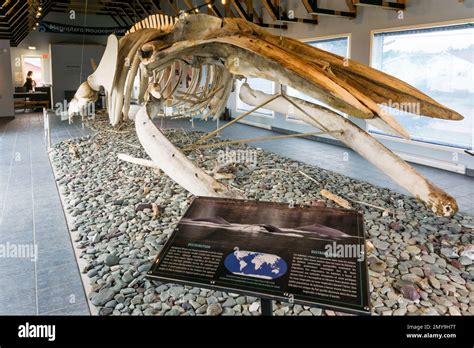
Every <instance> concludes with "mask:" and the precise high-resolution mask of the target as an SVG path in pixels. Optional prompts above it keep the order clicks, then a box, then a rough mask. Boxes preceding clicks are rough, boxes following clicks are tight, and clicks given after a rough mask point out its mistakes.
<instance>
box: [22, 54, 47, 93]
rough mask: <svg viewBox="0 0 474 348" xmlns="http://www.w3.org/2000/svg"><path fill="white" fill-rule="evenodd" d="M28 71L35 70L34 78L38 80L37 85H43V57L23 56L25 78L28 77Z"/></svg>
mask: <svg viewBox="0 0 474 348" xmlns="http://www.w3.org/2000/svg"><path fill="white" fill-rule="evenodd" d="M28 71H32V72H33V80H35V81H36V85H37V86H40V85H43V83H44V80H43V62H42V59H41V57H26V56H23V75H24V76H23V79H26V74H28Z"/></svg>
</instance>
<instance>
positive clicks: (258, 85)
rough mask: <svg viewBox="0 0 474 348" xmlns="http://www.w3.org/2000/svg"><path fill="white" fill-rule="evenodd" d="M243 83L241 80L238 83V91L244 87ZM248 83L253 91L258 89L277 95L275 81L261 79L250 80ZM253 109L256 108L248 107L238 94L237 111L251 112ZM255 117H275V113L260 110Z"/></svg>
mask: <svg viewBox="0 0 474 348" xmlns="http://www.w3.org/2000/svg"><path fill="white" fill-rule="evenodd" d="M242 83H243V81H241V80H238V81H237V88H236V90H237V91H240V86H242ZM247 83H248V84H249V85H250V87H251V88H252V89H256V90H259V91H261V92H264V93H267V94H273V93H275V90H274V89H275V83H273V81H270V80H265V79H260V78H248V79H247ZM253 108H254V106H250V105H247V104H245V103H244V102H243V101H242V100H240V98H239V95H238V93H237V110H239V111H249V110H252V109H253ZM255 115H258V116H267V117H273V111H271V110H268V109H263V108H260V109H258V110H257V111H255Z"/></svg>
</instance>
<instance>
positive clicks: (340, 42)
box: [286, 36, 350, 123]
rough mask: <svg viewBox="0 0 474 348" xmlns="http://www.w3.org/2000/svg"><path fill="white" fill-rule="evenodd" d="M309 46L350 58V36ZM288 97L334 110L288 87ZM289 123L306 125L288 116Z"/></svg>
mask: <svg viewBox="0 0 474 348" xmlns="http://www.w3.org/2000/svg"><path fill="white" fill-rule="evenodd" d="M306 43H307V44H309V45H311V46H314V47H317V48H319V49H322V50H325V51H328V52H331V53H334V54H337V55H340V56H341V57H344V58H349V55H350V53H349V36H342V37H337V38H331V39H322V40H315V41H308V42H306ZM286 93H287V95H289V96H291V97H296V98H299V99H303V100H306V101H309V102H311V103H313V104H318V105H322V106H325V107H327V108H329V109H332V108H331V107H330V106H329V105H327V104H324V103H322V102H320V101H319V100H316V99H314V98H312V97H310V96H308V95H306V94H304V93H301V92H299V91H297V90H295V89H293V88H291V87H287V91H286ZM286 119H287V121H291V122H298V123H305V122H303V121H300V120H299V119H297V118H295V117H292V116H290V115H287V116H286Z"/></svg>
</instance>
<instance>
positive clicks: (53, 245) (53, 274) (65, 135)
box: [0, 114, 474, 315]
mask: <svg viewBox="0 0 474 348" xmlns="http://www.w3.org/2000/svg"><path fill="white" fill-rule="evenodd" d="M51 121H52V126H51V130H52V141H53V143H55V142H58V141H61V140H65V139H70V138H74V137H79V136H83V135H85V134H87V133H88V131H87V130H84V129H82V128H81V125H80V122H79V123H74V124H72V125H69V124H68V123H67V121H63V122H61V121H59V120H58V118H57V117H52V119H51ZM166 126H167V127H178V128H190V127H191V123H190V122H189V121H178V120H174V121H167V122H166ZM215 127H216V124H215V122H204V121H201V122H195V129H196V130H204V131H209V130H211V129H214V128H215ZM272 134H274V133H273V132H271V131H268V130H264V129H259V128H255V127H250V126H246V125H242V124H236V125H234V126H232V127H229V128H227V129H225V130H224V131H222V132H221V135H222V136H223V137H226V138H230V139H241V138H251V137H258V136H264V135H272ZM252 145H253V146H256V147H260V148H262V149H265V150H267V151H271V152H274V153H277V154H280V155H283V156H286V157H290V158H293V159H295V160H298V161H302V162H306V163H308V164H311V165H315V166H318V167H321V168H325V169H329V170H332V171H335V172H339V173H341V174H344V175H347V176H350V177H353V178H355V179H359V180H364V181H368V182H370V183H372V184H375V185H379V186H384V187H388V188H391V189H393V190H396V191H400V192H403V190H402V189H401V188H399V187H398V186H397V185H396V184H395V183H394V182H392V181H391V179H389V178H388V177H386V176H385V175H384V174H383V173H381V172H380V171H379V170H377V169H376V168H374V167H373V166H372V165H370V164H369V163H368V162H367V161H365V160H364V159H363V158H361V157H360V156H359V155H357V154H356V153H355V152H353V151H351V150H349V149H346V148H342V147H337V146H333V145H328V144H323V143H318V142H314V141H310V140H306V139H295V138H293V139H280V140H272V141H264V142H254V143H252ZM414 167H415V168H416V169H417V170H419V171H420V172H422V173H423V174H425V175H426V176H427V177H428V178H429V179H430V180H431V181H433V182H434V183H435V184H437V185H439V186H440V187H442V188H443V189H445V190H446V191H447V192H449V193H450V194H452V195H453V196H454V197H455V198H456V199H457V200H458V203H459V204H460V206H461V210H462V211H464V212H468V213H470V214H474V206H473V202H472V197H474V192H473V191H474V178H469V177H466V176H463V175H459V174H454V173H450V172H446V171H442V170H437V169H433V168H429V167H424V166H419V165H414ZM0 245H1V246H4V247H5V246H7V245H13V246H32V245H37V248H38V259H37V261H36V262H33V261H31V260H30V259H29V258H25V257H22V258H18V257H16V258H13V257H7V258H0V284H1V286H0V315H1V314H7V315H8V314H15V315H22V314H24V315H27V314H29V315H32V314H50V315H87V314H89V309H88V306H87V302H86V297H85V294H84V290H83V286H82V282H81V278H80V274H79V270H78V268H77V264H76V261H75V258H74V252H73V249H72V245H71V241H70V238H69V232H68V229H67V225H66V220H65V218H64V213H63V210H62V206H61V202H60V199H59V195H58V192H57V188H56V184H55V181H54V176H53V173H52V170H51V166H50V163H49V161H48V155H47V152H46V146H45V141H44V139H43V125H42V115H41V114H18V115H17V117H16V118H15V119H14V120H10V121H8V120H2V119H0Z"/></svg>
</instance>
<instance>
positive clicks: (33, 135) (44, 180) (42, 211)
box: [0, 113, 89, 315]
mask: <svg viewBox="0 0 474 348" xmlns="http://www.w3.org/2000/svg"><path fill="white" fill-rule="evenodd" d="M51 121H52V127H51V129H52V140H53V142H57V141H60V140H63V139H68V138H72V137H78V136H82V135H85V134H86V133H87V130H83V129H81V128H79V127H78V126H77V125H75V124H73V125H68V124H67V122H60V121H59V120H58V119H57V118H56V117H53V118H52V120H51ZM0 245H2V246H3V247H9V248H13V249H11V250H14V249H19V248H21V247H27V248H34V247H35V246H36V248H37V249H36V250H37V259H36V260H34V259H33V260H31V258H26V257H24V256H26V255H25V254H23V255H21V256H22V257H18V256H17V257H13V255H12V254H11V253H10V255H8V256H9V257H4V258H0V284H1V286H0V314H3V315H9V314H13V315H19V314H24V315H27V314H28V315H34V314H82V315H88V314H89V309H88V306H87V302H86V297H85V293H84V289H83V287H82V282H81V278H80V274H79V270H78V267H77V264H76V261H75V258H74V251H73V249H72V244H71V240H70V238H69V232H68V229H67V225H66V220H65V217H64V213H63V209H62V206H61V201H60V199H59V195H58V191H57V188H56V184H55V181H54V176H53V173H52V170H51V166H50V163H49V160H48V154H47V151H46V145H45V141H44V137H43V119H42V114H39V113H37V114H17V115H16V118H15V119H14V120H5V119H3V120H2V119H0ZM33 250H34V249H33ZM28 256H31V255H30V254H28ZM33 256H34V255H33Z"/></svg>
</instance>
